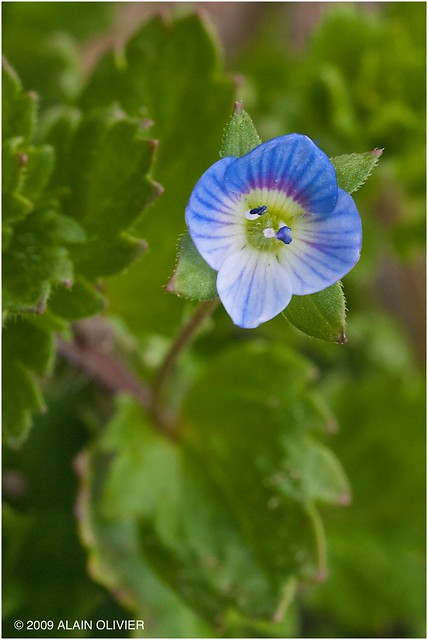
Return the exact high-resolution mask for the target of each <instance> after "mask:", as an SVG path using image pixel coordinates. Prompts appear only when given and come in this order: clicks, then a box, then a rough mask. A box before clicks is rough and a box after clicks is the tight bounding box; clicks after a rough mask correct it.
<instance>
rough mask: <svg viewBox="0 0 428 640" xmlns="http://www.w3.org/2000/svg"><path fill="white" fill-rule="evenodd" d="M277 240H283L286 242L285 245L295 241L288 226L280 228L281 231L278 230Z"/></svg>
mask: <svg viewBox="0 0 428 640" xmlns="http://www.w3.org/2000/svg"><path fill="white" fill-rule="evenodd" d="M275 238H276V239H277V240H281V242H284V244H290V242H292V240H293V238H292V237H291V229H290V227H287V225H284V226H283V227H280V229H278V231H277V232H276V234H275Z"/></svg>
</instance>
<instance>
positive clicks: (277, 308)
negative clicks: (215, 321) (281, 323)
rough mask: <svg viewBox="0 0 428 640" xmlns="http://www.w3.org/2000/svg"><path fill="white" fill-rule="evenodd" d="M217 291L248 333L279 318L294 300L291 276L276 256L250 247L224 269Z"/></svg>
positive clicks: (227, 263)
mask: <svg viewBox="0 0 428 640" xmlns="http://www.w3.org/2000/svg"><path fill="white" fill-rule="evenodd" d="M217 291H218V294H219V296H220V299H221V301H222V303H223V305H224V307H225V309H226V311H227V313H228V314H229V315H230V317H231V318H232V320H233V322H234V323H235V324H236V325H238V326H239V327H243V328H244V329H253V328H254V327H258V326H259V325H260V324H262V322H266V321H267V320H270V319H271V318H273V317H275V316H276V315H277V314H278V313H280V312H281V311H282V310H283V309H285V307H286V306H287V305H288V303H289V302H290V299H291V287H290V282H289V280H288V276H287V272H286V270H285V269H284V268H283V267H282V266H281V264H280V263H279V262H278V260H277V258H276V256H275V255H274V254H272V253H270V252H267V251H266V252H260V251H257V250H255V249H252V248H250V247H247V248H246V249H242V250H241V251H238V252H235V253H233V254H231V255H230V256H229V257H228V258H227V259H226V260H225V262H224V264H222V265H221V268H220V271H219V273H218V276H217Z"/></svg>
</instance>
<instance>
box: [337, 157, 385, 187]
mask: <svg viewBox="0 0 428 640" xmlns="http://www.w3.org/2000/svg"><path fill="white" fill-rule="evenodd" d="M382 153H383V149H374V150H373V151H366V152H365V153H350V154H347V155H342V156H335V157H334V158H332V159H331V161H332V163H333V166H334V168H335V169H336V176H337V184H338V186H339V187H340V188H341V189H344V190H345V191H347V192H348V193H353V192H354V191H358V189H359V188H360V187H361V186H362V185H363V184H364V183H365V181H366V180H367V178H368V177H369V176H370V175H371V173H372V171H373V169H374V168H375V166H376V165H377V163H378V162H379V158H380V156H381V155H382Z"/></svg>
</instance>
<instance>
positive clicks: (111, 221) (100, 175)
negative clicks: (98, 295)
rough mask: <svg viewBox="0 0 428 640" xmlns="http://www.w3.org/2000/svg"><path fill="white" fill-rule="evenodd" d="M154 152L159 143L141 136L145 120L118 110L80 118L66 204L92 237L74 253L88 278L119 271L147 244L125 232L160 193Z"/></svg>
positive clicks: (68, 209) (71, 154)
mask: <svg viewBox="0 0 428 640" xmlns="http://www.w3.org/2000/svg"><path fill="white" fill-rule="evenodd" d="M154 151H155V143H154V142H153V141H150V140H143V139H142V138H141V126H140V124H139V122H137V121H136V120H133V119H131V118H128V117H127V116H125V115H124V114H123V113H121V112H120V111H118V110H117V109H116V110H105V111H104V110H102V111H97V112H94V113H91V114H89V115H87V116H85V117H83V119H82V120H81V121H80V124H79V125H78V127H77V130H76V133H75V135H74V138H73V141H72V144H71V148H70V153H69V156H68V158H67V161H68V171H69V173H68V176H67V178H68V181H69V190H70V194H69V197H68V198H66V199H65V202H64V205H65V210H66V212H67V213H68V214H69V215H70V217H74V218H75V219H77V220H78V221H79V224H81V225H82V226H83V228H84V229H85V231H86V233H87V236H88V240H89V242H88V244H87V245H85V246H84V247H82V248H81V249H80V248H79V247H77V248H76V250H75V251H74V253H73V257H74V259H75V261H76V263H77V268H78V270H79V271H80V272H82V273H83V274H84V275H85V276H86V277H89V278H91V279H95V278H98V277H100V276H105V275H111V274H112V273H116V272H118V271H120V270H122V269H123V268H124V267H125V266H128V264H129V263H130V262H131V261H132V260H135V259H136V258H137V257H138V256H139V255H140V253H141V250H142V249H143V248H144V246H145V245H144V244H142V243H141V242H139V241H138V240H135V239H132V238H130V237H128V236H125V235H124V234H123V232H124V231H126V230H127V229H128V228H129V227H130V226H131V225H132V224H133V223H135V222H136V220H137V219H138V217H139V216H140V215H141V213H142V212H143V211H144V210H145V209H146V208H147V206H148V205H149V204H150V203H151V202H152V201H153V200H154V199H155V198H156V197H157V196H158V195H159V193H160V190H161V189H160V186H159V185H158V184H156V183H155V182H153V180H152V179H151V178H150V175H149V174H150V170H151V165H152V162H153V155H154Z"/></svg>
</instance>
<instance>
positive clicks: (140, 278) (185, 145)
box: [82, 15, 233, 334]
mask: <svg viewBox="0 0 428 640" xmlns="http://www.w3.org/2000/svg"><path fill="white" fill-rule="evenodd" d="M135 78H138V82H136V81H135ZM184 96H185V99H184ZM112 103H116V104H117V103H119V104H120V106H121V107H122V108H123V109H124V110H125V111H126V112H128V113H129V114H131V115H132V116H134V117H138V118H140V119H141V118H142V117H143V118H148V119H150V120H152V121H153V126H152V128H151V129H150V134H151V135H152V136H153V137H155V138H159V140H161V141H162V143H161V144H160V145H159V149H158V153H157V160H156V179H157V180H159V182H160V183H161V184H162V185H163V187H164V188H165V192H164V194H163V195H162V197H161V198H159V199H158V200H157V201H156V202H155V203H154V204H153V206H152V207H151V209H150V212H149V215H148V216H146V217H145V218H144V219H143V220H142V222H141V224H140V225H139V227H138V230H139V232H140V233H141V236H142V237H144V238H145V239H146V240H147V242H148V244H149V247H156V250H155V251H154V250H150V251H148V252H147V255H145V256H144V259H143V260H141V261H139V262H137V263H136V264H135V265H134V266H133V267H132V268H131V269H130V270H129V271H128V272H127V273H126V275H125V276H123V277H122V276H119V277H117V278H115V279H114V280H112V281H110V282H109V283H108V285H107V286H108V292H109V298H110V300H111V309H112V311H113V312H114V313H119V314H121V315H122V316H123V317H124V318H125V319H126V322H127V323H128V325H129V326H130V327H131V328H132V329H133V330H135V332H136V333H137V334H140V333H141V332H142V331H150V330H154V331H156V332H159V331H166V332H168V333H171V332H173V331H175V327H176V326H177V324H178V323H179V322H180V318H181V314H182V309H181V305H180V304H178V301H177V300H176V299H175V297H174V296H166V295H164V287H165V283H166V282H167V281H168V279H169V277H170V276H171V271H172V269H173V259H172V258H171V256H174V254H175V249H176V244H177V238H178V236H179V235H180V234H181V233H183V231H184V228H185V223H184V209H185V206H186V203H187V201H188V199H189V196H190V193H191V191H192V188H193V186H194V184H195V182H196V180H197V179H198V178H199V177H200V176H201V175H202V173H203V172H204V171H205V170H206V169H207V167H208V166H209V165H210V164H212V163H213V162H215V160H216V158H218V147H219V140H221V136H222V130H223V128H224V123H225V122H226V121H227V119H228V118H229V116H230V110H231V106H232V104H233V85H232V82H231V80H230V79H229V78H227V77H226V76H225V75H224V73H223V70H222V65H221V60H220V56H219V53H218V47H217V43H216V42H215V41H214V39H213V37H212V33H211V30H210V29H208V28H207V27H206V26H205V24H204V22H203V20H201V18H200V17H199V16H197V15H188V16H185V17H181V18H177V19H174V20H171V21H166V20H164V19H162V18H159V17H156V18H153V19H152V20H150V21H149V22H148V23H147V24H145V25H144V26H143V27H142V28H141V29H140V30H139V31H138V32H137V33H136V34H135V35H134V36H133V37H132V38H131V40H130V41H129V43H128V44H127V45H126V47H125V48H124V50H123V51H121V52H120V55H118V54H117V53H108V54H107V55H106V56H105V57H104V58H102V59H101V60H100V62H99V64H98V65H97V67H96V69H95V72H94V74H93V76H92V78H91V80H90V81H89V83H88V86H87V88H86V90H85V92H84V95H83V98H82V105H83V106H84V107H88V106H91V107H92V106H109V105H111V104H112ZM142 290H144V291H145V295H144V296H141V291H142ZM147 299H150V301H151V302H150V305H148V304H147V303H146V300H147Z"/></svg>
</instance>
